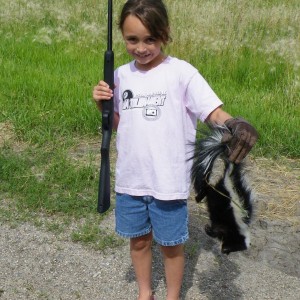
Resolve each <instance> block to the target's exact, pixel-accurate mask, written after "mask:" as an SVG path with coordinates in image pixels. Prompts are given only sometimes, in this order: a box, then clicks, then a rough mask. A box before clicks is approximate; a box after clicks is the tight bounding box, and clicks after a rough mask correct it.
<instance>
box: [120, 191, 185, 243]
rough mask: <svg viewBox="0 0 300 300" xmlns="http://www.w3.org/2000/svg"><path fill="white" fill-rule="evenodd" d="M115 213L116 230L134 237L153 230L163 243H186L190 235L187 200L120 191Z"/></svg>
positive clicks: (158, 240)
mask: <svg viewBox="0 0 300 300" xmlns="http://www.w3.org/2000/svg"><path fill="white" fill-rule="evenodd" d="M115 213H116V232H117V233H118V234H119V235H120V236H122V237H126V238H135V237H140V236H143V235H146V234H148V233H150V232H151V231H152V233H153V238H154V240H155V241H156V242H157V243H158V244H160V245H162V246H176V245H179V244H183V243H184V242H185V241H186V240H187V239H188V237H189V233H188V210H187V201H186V200H172V201H161V200H157V199H155V198H153V197H152V196H142V197H139V196H130V195H127V194H118V193H117V197H116V210H115Z"/></svg>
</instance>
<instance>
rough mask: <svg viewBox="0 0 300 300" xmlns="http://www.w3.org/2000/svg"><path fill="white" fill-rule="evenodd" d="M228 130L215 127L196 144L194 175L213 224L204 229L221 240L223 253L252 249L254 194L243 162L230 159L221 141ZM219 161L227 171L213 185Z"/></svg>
mask: <svg viewBox="0 0 300 300" xmlns="http://www.w3.org/2000/svg"><path fill="white" fill-rule="evenodd" d="M226 130H227V131H228V128H227V127H226V126H218V127H214V128H212V129H211V130H210V131H209V132H206V133H205V135H204V137H203V138H200V139H198V140H197V141H196V144H195V153H194V157H193V159H194V162H193V166H192V174H191V175H192V181H193V183H194V189H195V192H196V201H197V202H201V201H202V200H203V198H204V197H206V204H207V209H208V213H209V218H210V221H211V224H210V225H206V226H205V232H206V233H207V234H208V235H209V236H211V237H214V238H218V239H219V240H220V241H221V243H222V245H221V251H222V253H225V254H229V253H230V252H234V251H243V250H246V249H248V248H249V246H250V234H249V225H250V222H251V219H252V216H253V193H252V191H251V188H250V187H249V184H248V183H247V181H246V174H245V167H244V165H243V163H240V164H234V163H231V162H230V161H229V160H228V156H227V155H226V150H227V145H226V144H225V143H222V142H221V140H222V136H223V134H224V132H225V131H226ZM217 158H220V159H221V160H220V159H219V160H217ZM217 161H218V162H219V161H221V162H223V167H224V170H223V172H222V174H221V176H219V178H218V179H217V182H216V183H215V184H213V183H212V181H213V177H215V176H214V174H213V173H214V172H215V171H216V170H215V169H217V166H216V165H217V163H216V162H217Z"/></svg>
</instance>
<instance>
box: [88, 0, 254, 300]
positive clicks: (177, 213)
mask: <svg viewBox="0 0 300 300" xmlns="http://www.w3.org/2000/svg"><path fill="white" fill-rule="evenodd" d="M119 28H120V30H121V32H122V35H123V38H124V41H125V46H126V50H127V52H128V53H129V54H130V55H131V56H132V57H133V61H132V62H130V63H128V64H126V65H123V66H121V67H119V68H118V69H117V70H116V71H115V90H114V92H113V91H112V90H110V89H109V86H108V85H107V84H106V83H105V82H104V81H100V82H99V84H98V85H97V86H95V88H94V91H93V98H94V100H95V101H96V103H97V106H98V107H99V109H100V110H101V102H102V101H105V100H109V99H110V98H111V97H112V96H113V97H114V105H115V114H114V128H115V129H116V130H117V150H118V158H117V164H116V185H115V191H116V193H117V194H116V195H117V196H116V210H115V214H116V232H117V233H118V234H120V235H121V236H123V237H128V238H130V254H131V259H132V263H133V266H134V270H135V273H136V278H137V283H138V287H139V295H138V299H139V300H143V299H145V300H149V299H154V297H153V295H152V290H151V264H152V253H151V244H152V239H153V238H154V240H155V241H156V242H157V243H158V244H159V245H160V246H161V251H162V254H163V257H164V265H165V275H166V283H167V299H168V300H175V299H176V300H177V299H179V294H180V289H181V284H182V278H183V272H184V248H183V244H184V242H185V241H186V240H187V239H188V212H187V199H188V196H189V187H190V167H191V163H192V162H191V161H189V160H188V158H189V157H190V156H191V153H192V150H193V149H192V148H191V145H192V143H193V142H194V141H195V136H196V127H197V119H200V120H201V121H203V122H209V123H213V124H224V123H225V122H226V124H227V125H228V127H229V128H230V129H231V130H232V132H234V134H233V135H230V136H226V137H224V138H225V139H226V142H228V141H230V142H231V143H229V145H230V147H229V149H230V153H229V155H230V159H231V161H233V162H236V163H239V162H240V161H241V160H242V159H243V158H244V157H245V155H246V154H247V153H248V152H249V150H250V149H251V147H252V146H253V144H254V143H255V141H256V138H257V135H256V132H255V130H254V128H253V127H252V126H251V125H250V124H249V123H247V122H246V121H244V120H242V119H240V118H238V119H233V118H232V117H231V116H230V115H229V114H228V113H226V112H225V111H223V110H222V108H221V106H222V102H221V100H220V99H219V98H218V97H217V96H216V94H215V93H214V92H213V91H212V89H211V88H210V87H209V85H208V84H207V82H206V81H205V80H204V79H203V77H202V76H201V75H200V74H199V72H198V71H197V70H196V69H195V68H194V67H193V66H191V65H190V64H188V63H187V62H185V61H182V60H179V59H177V58H174V57H171V56H167V55H166V54H165V53H164V52H163V51H162V46H163V45H166V44H167V43H168V42H169V41H170V30H169V21H168V15H167V11H166V8H165V6H164V4H163V2H162V1H161V0H128V1H127V2H126V3H125V5H124V7H123V9H122V12H121V16H120V21H119Z"/></svg>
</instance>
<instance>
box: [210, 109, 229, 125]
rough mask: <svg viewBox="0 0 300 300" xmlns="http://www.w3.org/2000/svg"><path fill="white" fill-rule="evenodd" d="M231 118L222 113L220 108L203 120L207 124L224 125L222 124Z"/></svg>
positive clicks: (224, 112)
mask: <svg viewBox="0 0 300 300" xmlns="http://www.w3.org/2000/svg"><path fill="white" fill-rule="evenodd" d="M231 118H232V116H231V115H230V114H228V113H227V112H226V111H224V110H223V109H222V108H221V107H218V108H216V109H215V110H214V111H213V112H212V113H211V114H210V115H209V116H208V117H207V119H206V120H205V122H206V123H209V124H218V125H224V123H225V122H226V121H227V120H229V119H231Z"/></svg>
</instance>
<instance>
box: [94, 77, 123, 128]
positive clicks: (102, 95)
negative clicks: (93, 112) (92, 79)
mask: <svg viewBox="0 0 300 300" xmlns="http://www.w3.org/2000/svg"><path fill="white" fill-rule="evenodd" d="M112 97H113V91H112V90H111V89H110V88H109V85H108V84H107V83H106V82H104V81H103V80H101V81H100V82H99V83H98V85H96V86H95V87H94V90H93V98H94V100H95V102H96V104H97V107H98V109H99V110H100V111H102V101H107V100H110V99H111V98H112ZM119 120H120V115H119V114H118V113H116V112H115V113H114V121H113V129H114V130H117V129H118V125H119Z"/></svg>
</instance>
